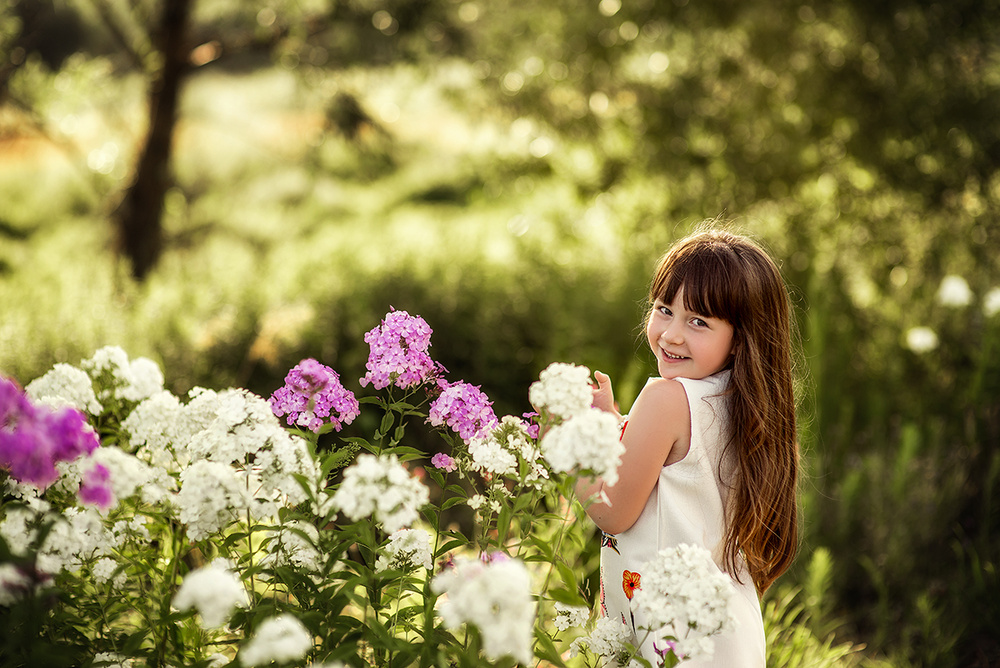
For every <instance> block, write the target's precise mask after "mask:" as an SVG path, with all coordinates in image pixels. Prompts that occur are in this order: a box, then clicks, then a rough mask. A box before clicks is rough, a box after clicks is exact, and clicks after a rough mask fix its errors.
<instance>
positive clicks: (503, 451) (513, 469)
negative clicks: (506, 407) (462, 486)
mask: <svg viewBox="0 0 1000 668" xmlns="http://www.w3.org/2000/svg"><path fill="white" fill-rule="evenodd" d="M469 457H470V460H469V468H470V469H472V470H473V471H478V472H480V473H488V474H490V475H492V476H500V477H503V476H512V475H515V474H517V473H518V472H519V463H520V462H524V463H525V464H526V465H527V466H526V469H525V470H526V474H525V479H524V481H523V482H525V483H528V484H536V483H538V482H539V481H540V480H542V479H543V478H548V477H549V472H548V469H546V468H545V465H544V464H543V463H542V462H541V460H540V457H541V452H540V451H539V449H538V447H537V446H536V445H535V443H534V441H532V439H531V438H529V436H528V432H527V429H526V427H525V424H524V422H523V421H522V420H521V419H520V418H517V417H514V416H513V415H505V416H504V417H503V418H502V419H501V420H500V425H499V426H498V427H497V428H496V429H495V430H493V433H492V434H490V435H489V436H488V437H486V438H473V439H471V440H470V441H469Z"/></svg>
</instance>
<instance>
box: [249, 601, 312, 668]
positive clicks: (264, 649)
mask: <svg viewBox="0 0 1000 668" xmlns="http://www.w3.org/2000/svg"><path fill="white" fill-rule="evenodd" d="M312 646H313V639H312V636H311V635H310V634H309V630H308V629H307V628H306V627H305V625H304V624H303V623H302V622H300V621H299V620H298V618H297V617H294V616H292V615H289V614H281V615H277V616H275V617H269V618H268V619H265V620H264V621H263V622H262V623H261V625H260V626H259V627H258V628H257V633H255V634H254V637H253V638H251V639H250V641H249V642H248V643H247V644H246V645H244V646H243V649H241V650H240V653H239V659H240V662H241V663H242V664H243V665H244V666H248V668H252V667H253V666H263V665H265V664H268V663H271V662H272V661H273V662H277V663H286V662H288V661H295V660H298V659H301V658H302V657H303V656H305V655H306V653H307V652H309V650H310V649H311V648H312Z"/></svg>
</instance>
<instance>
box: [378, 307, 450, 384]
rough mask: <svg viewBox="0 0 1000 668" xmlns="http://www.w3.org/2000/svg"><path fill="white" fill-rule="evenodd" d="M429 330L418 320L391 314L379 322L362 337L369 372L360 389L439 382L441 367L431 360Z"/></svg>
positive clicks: (420, 319)
mask: <svg viewBox="0 0 1000 668" xmlns="http://www.w3.org/2000/svg"><path fill="white" fill-rule="evenodd" d="M431 332H432V330H431V328H430V326H429V325H428V324H427V322H425V321H424V319H423V318H421V317H420V316H411V315H410V314H409V313H407V312H406V311H396V310H392V311H390V312H389V313H387V314H386V316H385V319H383V320H382V322H381V323H380V324H379V325H378V326H376V327H374V328H373V329H371V330H370V331H369V332H368V333H367V334H365V343H367V344H368V345H369V347H370V353H369V355H368V362H367V364H366V365H365V368H367V369H368V371H367V372H366V373H365V375H364V377H363V378H362V379H361V381H360V382H361V386H362V387H367V386H368V383H371V384H372V387H374V388H375V389H376V390H381V389H382V388H385V387H388V386H389V385H395V386H396V387H399V388H403V389H405V388H409V387H415V386H417V385H422V384H423V383H426V382H428V381H430V380H434V379H435V378H438V377H439V376H440V375H441V373H442V372H443V371H444V367H443V366H441V365H440V364H439V363H437V362H435V361H434V360H432V359H431V356H430V355H429V354H428V352H427V349H428V348H430V345H431Z"/></svg>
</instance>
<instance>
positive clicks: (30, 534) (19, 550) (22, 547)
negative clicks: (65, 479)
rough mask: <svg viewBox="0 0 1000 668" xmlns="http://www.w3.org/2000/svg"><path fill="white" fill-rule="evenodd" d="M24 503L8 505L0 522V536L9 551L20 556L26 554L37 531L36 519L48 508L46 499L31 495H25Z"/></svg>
mask: <svg viewBox="0 0 1000 668" xmlns="http://www.w3.org/2000/svg"><path fill="white" fill-rule="evenodd" d="M25 503H26V505H23V506H10V507H8V508H7V510H6V515H5V517H4V519H3V522H0V536H2V537H3V539H4V541H5V542H6V543H7V546H8V547H9V548H10V551H11V552H12V553H13V554H15V555H17V556H20V557H24V556H27V555H28V551H29V550H30V549H31V544H32V542H34V540H35V535H36V533H37V528H36V526H35V525H36V520H37V519H38V517H39V516H41V515H42V514H44V513H46V512H47V511H48V510H49V508H50V504H49V502H48V501H44V500H42V499H39V498H37V497H33V496H27V497H25Z"/></svg>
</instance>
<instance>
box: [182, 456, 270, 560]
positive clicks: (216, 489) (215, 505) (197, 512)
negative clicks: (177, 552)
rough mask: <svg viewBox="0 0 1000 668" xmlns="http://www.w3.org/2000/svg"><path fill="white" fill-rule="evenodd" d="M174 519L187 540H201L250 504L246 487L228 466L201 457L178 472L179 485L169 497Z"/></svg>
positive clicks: (219, 528)
mask: <svg viewBox="0 0 1000 668" xmlns="http://www.w3.org/2000/svg"><path fill="white" fill-rule="evenodd" d="M173 503H174V505H175V506H176V508H177V511H178V519H180V521H181V523H183V524H184V525H185V526H186V527H187V533H188V536H189V537H190V538H191V540H195V541H198V540H202V539H203V538H207V537H208V536H210V535H211V534H213V533H217V532H219V531H221V530H222V529H223V528H224V527H226V526H228V525H229V524H230V523H231V522H233V521H235V520H238V519H241V518H240V515H239V514H240V513H244V512H246V510H247V509H248V508H250V507H251V499H250V497H249V494H248V493H247V490H246V487H245V486H243V485H241V484H240V482H239V480H238V479H237V478H236V475H235V472H234V471H233V469H232V467H230V466H228V465H226V464H220V463H219V462H212V461H207V460H202V461H198V462H195V463H194V464H192V465H191V466H190V467H188V468H187V469H185V470H184V471H182V472H181V489H180V491H179V492H178V493H177V494H176V495H175V496H174V497H173Z"/></svg>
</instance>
